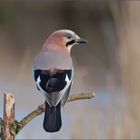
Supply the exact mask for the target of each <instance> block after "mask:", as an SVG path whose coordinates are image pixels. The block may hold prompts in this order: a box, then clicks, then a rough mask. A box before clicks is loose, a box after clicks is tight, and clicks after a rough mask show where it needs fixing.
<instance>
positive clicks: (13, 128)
mask: <svg viewBox="0 0 140 140" xmlns="http://www.w3.org/2000/svg"><path fill="white" fill-rule="evenodd" d="M94 97H95V93H81V94H79V95H71V96H69V98H68V100H67V102H71V101H76V100H81V99H91V98H94ZM44 108H45V105H44V104H42V105H40V106H38V108H37V109H36V110H34V111H33V112H31V113H29V114H28V115H27V116H26V117H24V118H23V119H22V120H21V121H20V122H18V121H15V122H14V123H12V125H11V133H12V134H13V135H16V134H17V133H18V132H19V131H21V129H22V128H23V127H24V126H25V125H26V124H28V123H29V122H30V121H31V120H32V119H34V118H35V117H37V116H39V115H40V114H42V113H43V112H44Z"/></svg>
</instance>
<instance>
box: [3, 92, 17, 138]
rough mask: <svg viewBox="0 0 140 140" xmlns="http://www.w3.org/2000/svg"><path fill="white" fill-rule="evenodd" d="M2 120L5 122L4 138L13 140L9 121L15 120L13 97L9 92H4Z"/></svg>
mask: <svg viewBox="0 0 140 140" xmlns="http://www.w3.org/2000/svg"><path fill="white" fill-rule="evenodd" d="M3 112H4V113H3V121H4V124H5V135H6V140H13V139H14V135H12V134H11V132H10V126H11V123H12V122H14V120H15V99H14V97H13V95H12V94H11V93H4V111H3Z"/></svg>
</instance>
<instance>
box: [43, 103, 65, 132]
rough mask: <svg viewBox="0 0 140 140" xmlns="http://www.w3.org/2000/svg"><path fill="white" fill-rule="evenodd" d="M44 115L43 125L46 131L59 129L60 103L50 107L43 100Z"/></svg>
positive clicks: (60, 123) (60, 122)
mask: <svg viewBox="0 0 140 140" xmlns="http://www.w3.org/2000/svg"><path fill="white" fill-rule="evenodd" d="M45 105H46V107H45V115H44V122H43V127H44V129H45V131H47V132H56V131H59V130H60V128H61V125H62V121H61V103H59V104H58V105H57V106H56V107H50V106H49V105H48V104H47V102H46V101H45Z"/></svg>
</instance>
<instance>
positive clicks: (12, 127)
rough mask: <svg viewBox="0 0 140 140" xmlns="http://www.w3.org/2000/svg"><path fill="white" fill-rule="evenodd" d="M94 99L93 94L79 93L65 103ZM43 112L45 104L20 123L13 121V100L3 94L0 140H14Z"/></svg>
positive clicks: (7, 94)
mask: <svg viewBox="0 0 140 140" xmlns="http://www.w3.org/2000/svg"><path fill="white" fill-rule="evenodd" d="M94 97H95V93H81V94H78V95H71V96H69V98H68V100H67V102H71V101H76V100H81V99H91V98H94ZM44 110H45V104H41V105H39V106H38V108H37V109H36V110H34V111H33V112H31V113H29V114H28V115H27V116H25V117H24V118H23V119H22V120H21V121H17V120H16V119H15V99H14V97H13V95H12V94H11V93H5V94H4V115H3V119H2V118H0V138H1V140H14V138H15V136H16V134H18V133H19V132H20V131H21V130H22V128H23V127H24V126H26V125H27V124H28V123H29V122H30V121H31V120H32V119H34V118H35V117H37V116H39V115H41V114H42V113H43V112H44Z"/></svg>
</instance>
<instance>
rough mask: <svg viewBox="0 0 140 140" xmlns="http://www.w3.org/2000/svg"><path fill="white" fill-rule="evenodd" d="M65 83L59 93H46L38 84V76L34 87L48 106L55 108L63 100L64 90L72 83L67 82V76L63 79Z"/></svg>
mask: <svg viewBox="0 0 140 140" xmlns="http://www.w3.org/2000/svg"><path fill="white" fill-rule="evenodd" d="M65 81H66V86H65V87H64V88H63V89H62V90H61V91H59V92H52V93H47V92H46V91H44V90H43V89H42V88H41V86H40V82H41V79H40V76H39V77H38V78H37V81H36V85H37V87H38V88H39V90H40V91H41V93H42V94H43V95H44V96H45V99H46V101H47V103H48V104H49V106H57V105H58V103H59V102H60V101H61V99H62V98H63V96H64V95H65V92H66V90H67V89H68V88H69V86H70V84H71V82H72V80H69V78H68V75H67V74H66V77H65Z"/></svg>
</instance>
